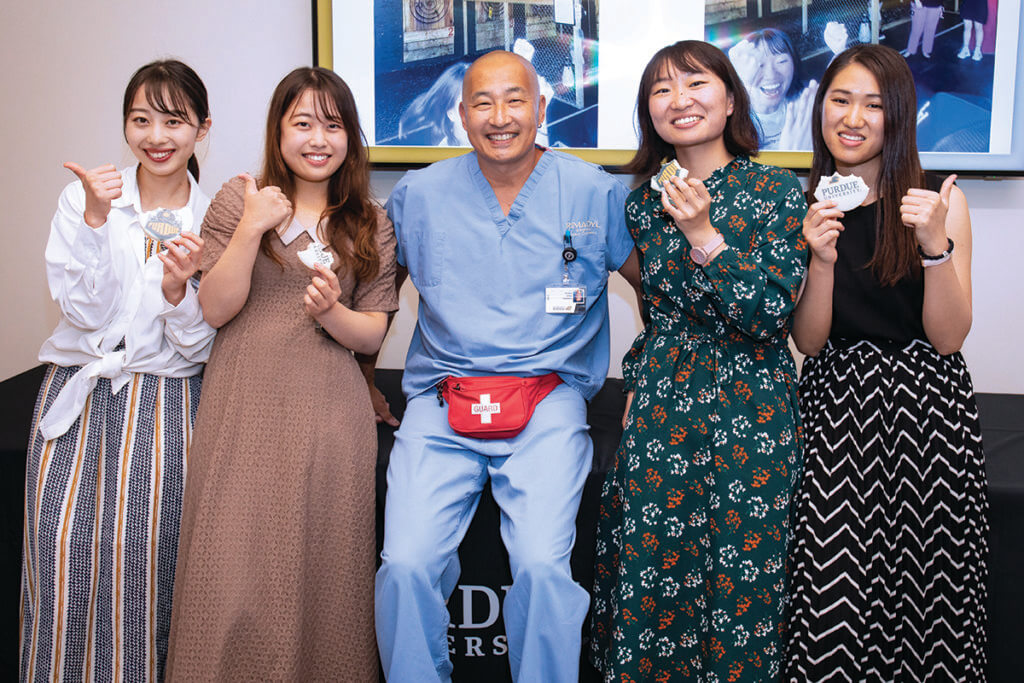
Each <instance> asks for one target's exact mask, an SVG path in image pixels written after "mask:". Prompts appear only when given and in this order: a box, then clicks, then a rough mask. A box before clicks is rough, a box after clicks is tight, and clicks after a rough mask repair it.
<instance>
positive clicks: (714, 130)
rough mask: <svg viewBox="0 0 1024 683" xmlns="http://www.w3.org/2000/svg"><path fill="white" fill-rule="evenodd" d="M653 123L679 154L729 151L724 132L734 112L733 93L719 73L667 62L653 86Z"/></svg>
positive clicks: (660, 134)
mask: <svg viewBox="0 0 1024 683" xmlns="http://www.w3.org/2000/svg"><path fill="white" fill-rule="evenodd" d="M648 107H649V110H650V115H651V123H652V124H653V125H654V130H655V131H656V132H657V134H658V135H659V136H660V137H661V139H662V140H664V141H665V142H667V143H668V144H670V145H672V146H673V147H674V148H675V149H676V156H677V158H680V157H683V156H690V155H692V154H693V153H694V152H695V151H698V150H707V151H709V152H712V153H721V154H726V152H725V142H724V140H723V137H722V136H723V133H724V132H725V126H726V124H727V122H728V118H729V116H731V115H732V112H733V97H732V95H731V94H729V91H728V89H727V88H726V87H725V83H724V82H723V81H722V79H720V78H719V77H718V76H716V75H714V74H712V73H709V72H707V71H697V72H683V71H679V70H677V69H675V68H674V67H672V66H671V65H666V66H665V67H664V68H663V69H662V71H661V72H660V73H659V74H658V76H657V78H656V79H655V81H654V83H653V84H652V86H651V94H650V97H649V98H648Z"/></svg>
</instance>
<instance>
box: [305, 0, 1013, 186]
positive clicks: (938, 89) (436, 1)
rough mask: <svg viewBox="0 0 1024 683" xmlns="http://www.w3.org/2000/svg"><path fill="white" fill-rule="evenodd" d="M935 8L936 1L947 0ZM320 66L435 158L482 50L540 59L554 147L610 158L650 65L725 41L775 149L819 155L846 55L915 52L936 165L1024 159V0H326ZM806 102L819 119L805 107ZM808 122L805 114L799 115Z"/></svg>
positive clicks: (981, 168) (972, 166)
mask: <svg viewBox="0 0 1024 683" xmlns="http://www.w3.org/2000/svg"><path fill="white" fill-rule="evenodd" d="M936 4H937V6H936V7H929V5H936ZM313 5H314V9H315V18H314V24H315V27H316V34H317V36H316V38H317V39H316V41H315V43H316V44H315V46H314V53H315V58H316V61H317V63H318V64H320V65H323V66H328V67H331V68H333V69H334V70H335V71H337V72H338V73H339V74H340V75H341V76H342V77H343V78H344V79H345V80H346V81H347V82H348V84H349V85H350V87H351V88H352V90H353V92H354V93H355V96H356V100H357V102H358V105H359V111H360V117H361V120H362V125H363V129H364V132H365V133H366V136H367V140H368V142H369V144H370V146H371V158H372V159H373V160H374V161H375V162H382V163H423V162H428V161H433V160H436V159H440V158H443V157H445V156H451V155H454V154H459V153H461V152H462V151H464V149H465V147H466V145H468V143H467V141H466V139H465V135H464V131H463V130H462V126H461V122H460V120H459V115H458V102H459V100H460V99H461V87H460V84H461V79H462V75H463V74H464V73H465V70H466V67H467V66H468V64H469V63H471V62H472V61H473V59H475V58H476V57H477V56H479V55H481V54H483V53H485V52H488V51H490V50H496V49H501V50H510V51H514V52H516V53H518V54H520V55H522V56H523V57H524V58H526V59H528V60H530V61H531V62H532V64H533V65H534V67H535V68H536V70H537V73H538V76H539V78H540V83H541V90H542V94H544V95H545V98H546V101H547V112H546V122H545V124H544V126H543V128H542V130H541V131H540V132H539V135H538V138H539V141H540V142H541V143H542V144H545V145H548V146H552V147H564V148H567V149H569V150H571V151H573V152H575V153H577V154H579V155H580V156H583V157H584V158H587V159H589V160H591V161H595V162H598V163H602V164H606V165H620V164H623V163H625V162H626V161H628V160H629V159H630V158H631V156H632V153H633V150H634V149H635V148H636V129H635V118H634V117H635V105H636V91H637V85H638V82H639V78H640V74H641V72H642V70H643V67H644V65H645V64H646V63H647V61H648V60H649V59H650V57H651V55H652V54H653V53H654V52H655V51H657V50H658V49H659V48H661V47H662V46H664V45H667V44H669V43H673V42H675V41H677V40H683V39H697V40H707V41H708V42H711V43H713V44H715V45H717V46H718V47H720V48H722V50H723V51H725V52H726V53H727V54H728V55H729V56H730V59H732V61H733V64H734V65H735V66H736V67H737V72H738V73H739V74H740V75H741V77H742V78H743V80H744V83H745V84H746V86H747V89H748V92H749V93H750V95H751V103H752V109H753V112H754V113H753V116H754V117H755V124H756V126H757V128H758V130H759V133H760V135H761V137H762V149H763V156H764V157H765V158H766V160H767V161H769V162H771V163H776V164H779V165H783V166H788V167H791V168H792V167H807V166H809V165H810V155H809V153H808V151H809V149H810V143H809V130H808V124H807V123H806V122H807V120H808V116H807V115H806V111H804V108H805V107H808V106H809V102H810V101H811V100H812V99H813V97H812V96H813V92H814V89H815V88H816V86H817V83H818V81H819V80H820V79H821V75H822V74H823V73H824V70H825V68H826V67H827V66H828V64H829V62H830V61H831V59H832V57H833V55H834V54H836V53H837V52H839V51H840V50H842V49H843V48H844V47H846V46H851V45H854V44H857V43H866V42H874V43H880V44H882V45H887V46H889V47H892V48H894V49H896V50H899V51H902V52H904V53H905V55H906V59H907V63H908V65H909V66H910V69H911V71H912V72H913V74H914V78H915V84H916V86H917V97H918V115H917V118H918V129H917V130H918V146H919V149H920V150H921V153H922V161H923V163H924V165H925V167H926V168H929V169H934V170H957V171H961V172H963V171H968V172H974V173H979V174H985V173H990V174H1008V173H1021V172H1024V135H1022V132H1024V129H1022V130H1015V128H1016V127H1017V124H1018V123H1019V124H1020V125H1021V126H1024V92H1022V90H1024V88H1021V87H1020V85H1019V84H1018V79H1019V76H1018V74H1024V69H1022V68H1020V65H1021V51H1020V50H1019V47H1018V37H1019V36H1020V34H1021V31H1022V17H1021V0H923V1H921V0H814V1H813V2H812V0H707V2H705V3H700V2H680V1H679V0H533V1H516V2H483V1H480V0H371V1H367V2H360V3H343V2H334V3H331V2H329V1H327V0H314V3H313ZM801 114H803V116H801ZM799 122H803V126H801V125H799Z"/></svg>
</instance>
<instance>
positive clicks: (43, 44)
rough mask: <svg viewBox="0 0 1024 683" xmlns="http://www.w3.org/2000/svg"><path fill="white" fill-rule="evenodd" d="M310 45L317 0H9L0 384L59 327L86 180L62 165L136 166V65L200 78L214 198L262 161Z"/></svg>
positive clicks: (3, 9)
mask: <svg viewBox="0 0 1024 683" xmlns="http://www.w3.org/2000/svg"><path fill="white" fill-rule="evenodd" d="M312 54H313V53H312V19H311V4H310V2H309V0H287V1H284V2H243V1H242V0H216V1H214V2H204V1H203V0H175V1H174V2H154V1H153V0H104V2H67V1H57V0H26V1H17V0H4V1H3V2H0V64H3V65H4V66H3V69H0V93H3V111H2V114H0V122H2V126H0V141H2V149H3V157H2V158H3V163H2V164H0V206H2V207H3V213H2V214H0V215H2V218H0V231H2V232H0V234H2V235H3V248H2V250H0V291H3V292H4V296H3V297H2V299H0V321H3V322H2V325H3V327H2V330H3V332H2V334H0V379H6V378H8V377H11V376H12V375H15V374H17V373H19V372H22V371H24V370H27V369H28V368H31V367H33V366H35V365H37V364H38V361H37V360H36V354H37V353H38V351H39V346H40V344H42V342H43V341H44V340H45V339H46V337H47V336H48V335H49V334H50V332H51V331H52V330H53V327H54V325H56V322H57V308H56V306H55V305H54V304H53V303H52V302H51V301H50V296H49V291H48V289H47V287H46V279H45V275H44V272H43V251H44V248H45V246H46V237H47V234H48V232H49V227H50V219H51V218H52V217H53V212H54V210H55V209H56V206H57V196H58V194H59V193H60V191H61V188H63V187H64V185H66V184H67V183H68V182H70V181H71V180H74V176H73V175H72V174H71V173H70V172H69V171H66V170H65V169H63V168H62V167H61V164H63V163H64V162H65V161H76V162H78V163H80V164H82V165H83V166H86V167H88V168H91V167H94V166H98V165H100V164H104V163H113V164H117V165H118V166H121V165H124V164H129V163H132V162H133V158H132V156H131V153H130V152H129V151H128V148H127V145H125V144H124V141H123V139H122V135H121V101H122V98H123V96H124V87H125V85H126V84H127V83H128V79H129V78H130V77H131V75H132V73H133V72H134V71H135V69H137V68H138V67H140V66H142V65H143V64H145V63H146V62H149V61H152V60H153V59H157V58H161V57H177V58H179V59H181V60H183V61H184V62H186V63H187V64H189V65H190V66H192V67H193V68H194V69H195V70H196V71H197V72H198V73H199V75H200V76H201V77H202V79H203V81H204V82H205V84H206V87H207V90H208V91H209V93H210V109H211V118H212V119H213V129H212V130H211V132H210V135H209V136H208V137H207V140H208V142H207V143H204V144H203V145H202V147H201V148H200V150H199V162H200V169H201V176H200V181H201V182H200V184H201V185H202V187H203V189H204V190H205V191H206V192H207V193H209V194H210V195H211V196H212V195H213V193H215V192H216V191H217V189H218V188H219V187H220V184H221V183H222V182H223V181H224V180H226V179H227V178H229V177H230V176H232V175H233V174H235V173H238V172H239V171H242V170H246V169H254V168H255V167H256V166H257V165H258V163H259V160H260V145H261V144H262V140H263V126H264V124H265V121H266V109H267V103H268V102H269V101H270V95H271V93H272V92H273V89H274V86H275V85H277V82H278V81H279V80H280V79H281V77H282V76H284V75H285V74H286V73H288V72H289V71H291V70H292V69H293V68H295V67H297V66H301V65H303V64H309V63H310V62H311V61H312ZM207 150H208V151H207Z"/></svg>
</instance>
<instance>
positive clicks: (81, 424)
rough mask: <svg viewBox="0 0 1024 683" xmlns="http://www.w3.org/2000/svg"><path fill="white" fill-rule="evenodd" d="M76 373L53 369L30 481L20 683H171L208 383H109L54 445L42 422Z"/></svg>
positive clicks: (41, 405)
mask: <svg viewBox="0 0 1024 683" xmlns="http://www.w3.org/2000/svg"><path fill="white" fill-rule="evenodd" d="M78 369H79V368H77V367H58V366H50V367H49V368H48V369H47V372H46V377H45V378H44V380H43V386H42V388H41V389H40V391H39V398H38V400H37V402H36V409H35V416H34V418H33V423H32V434H31V442H30V446H29V454H28V467H27V473H26V477H25V538H24V546H23V554H22V580H21V581H22V583H21V604H22V613H21V680H22V682H23V683H25V682H27V681H160V680H162V679H163V669H164V660H165V659H166V657H167V637H168V632H169V629H170V621H171V593H172V592H173V588H174V568H175V563H176V562H177V552H178V530H179V527H180V524H181V503H182V494H183V491H184V487H185V471H186V464H187V450H188V444H189V440H190V438H191V435H192V423H193V422H194V420H195V415H196V407H197V405H198V403H199V391H200V387H201V384H202V378H201V377H188V378H173V377H157V376H155V375H143V374H134V375H132V379H131V380H130V381H129V382H128V383H127V384H126V385H125V386H124V387H123V388H122V389H121V390H120V391H119V392H117V393H116V394H112V393H111V386H110V380H108V379H100V380H99V382H97V384H96V388H95V389H93V391H92V394H91V395H90V397H89V400H88V401H87V402H86V404H85V409H84V411H83V413H82V416H81V417H80V418H79V419H78V420H76V421H75V423H74V424H73V425H71V428H70V429H69V430H68V431H67V432H66V433H65V434H63V435H61V436H59V437H57V438H55V439H52V440H49V441H47V440H46V439H44V438H43V437H42V435H41V434H40V433H39V428H38V423H39V419H40V416H41V415H45V414H46V411H47V410H48V409H49V407H50V405H51V404H52V403H53V400H54V398H55V397H56V395H57V393H58V392H59V391H60V389H61V388H62V387H63V386H64V384H65V383H66V382H67V381H68V380H69V379H70V378H71V377H72V376H73V375H74V374H75V372H77V371H78Z"/></svg>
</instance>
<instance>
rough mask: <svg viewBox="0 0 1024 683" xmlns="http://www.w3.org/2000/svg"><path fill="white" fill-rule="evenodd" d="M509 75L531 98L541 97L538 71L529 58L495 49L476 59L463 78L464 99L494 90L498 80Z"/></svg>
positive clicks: (506, 79) (506, 78)
mask: <svg viewBox="0 0 1024 683" xmlns="http://www.w3.org/2000/svg"><path fill="white" fill-rule="evenodd" d="M509 76H512V78H513V79H514V80H515V81H518V82H519V85H520V87H522V88H526V89H528V91H529V95H530V99H531V100H533V101H534V102H537V101H538V100H539V99H540V83H539V82H538V80H537V71H536V70H535V69H534V68H533V64H531V63H530V62H529V60H527V59H524V58H522V57H520V56H519V55H517V54H515V53H514V52H505V51H504V50H495V51H494V52H488V53H487V54H485V55H482V56H480V57H478V58H477V59H476V61H474V62H473V63H472V64H471V65H470V66H469V69H468V70H467V71H466V75H465V77H463V79H462V99H463V100H464V101H465V100H467V99H471V98H472V97H473V95H474V94H477V93H481V92H488V91H491V90H493V87H494V85H495V81H496V80H501V81H504V82H507V81H508V80H509Z"/></svg>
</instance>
